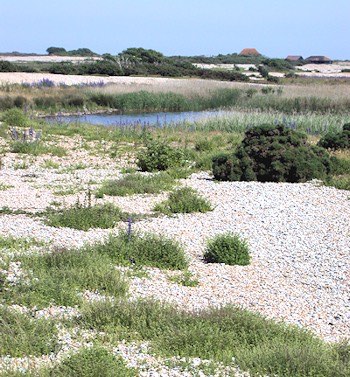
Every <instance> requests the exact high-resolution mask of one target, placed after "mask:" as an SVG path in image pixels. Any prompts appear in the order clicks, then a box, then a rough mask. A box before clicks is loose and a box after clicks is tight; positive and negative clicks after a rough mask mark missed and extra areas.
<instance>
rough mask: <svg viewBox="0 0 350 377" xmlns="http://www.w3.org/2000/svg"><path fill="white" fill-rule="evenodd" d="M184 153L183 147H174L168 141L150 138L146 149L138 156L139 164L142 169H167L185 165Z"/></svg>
mask: <svg viewBox="0 0 350 377" xmlns="http://www.w3.org/2000/svg"><path fill="white" fill-rule="evenodd" d="M184 163H185V157H184V153H183V151H182V150H181V149H178V148H172V147H171V146H170V145H169V144H167V143H166V142H163V141H160V140H150V141H148V142H147V143H146V150H143V151H141V152H140V153H139V154H138V156H137V166H138V167H139V168H140V169H141V170H142V171H157V170H167V169H169V168H172V167H174V166H183V165H184Z"/></svg>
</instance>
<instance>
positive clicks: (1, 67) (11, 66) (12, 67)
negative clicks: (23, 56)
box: [0, 61, 17, 72]
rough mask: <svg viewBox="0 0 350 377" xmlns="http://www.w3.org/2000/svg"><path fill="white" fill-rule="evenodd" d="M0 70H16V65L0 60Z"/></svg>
mask: <svg viewBox="0 0 350 377" xmlns="http://www.w3.org/2000/svg"><path fill="white" fill-rule="evenodd" d="M0 72H17V67H16V65H15V64H13V63H11V62H8V61H0Z"/></svg>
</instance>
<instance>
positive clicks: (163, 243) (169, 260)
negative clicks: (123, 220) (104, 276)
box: [86, 232, 188, 270]
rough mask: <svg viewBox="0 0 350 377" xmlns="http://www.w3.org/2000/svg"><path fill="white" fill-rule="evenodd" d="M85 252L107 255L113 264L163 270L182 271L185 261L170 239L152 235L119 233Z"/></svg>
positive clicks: (179, 248)
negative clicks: (131, 264) (132, 264)
mask: <svg viewBox="0 0 350 377" xmlns="http://www.w3.org/2000/svg"><path fill="white" fill-rule="evenodd" d="M86 250H87V252H88V253H90V252H93V253H97V254H99V255H108V256H109V257H110V258H112V260H113V262H114V263H115V264H119V265H130V263H134V264H135V265H136V266H138V265H143V266H150V267H158V268H164V269H171V270H177V269H183V268H186V267H187V264H188V263H187V260H186V258H185V254H184V251H183V250H182V248H181V247H180V245H179V244H178V243H176V242H174V241H172V240H170V239H167V238H164V237H160V236H155V235H152V234H145V235H139V234H137V233H132V234H130V235H128V234H127V233H124V232H121V233H120V234H119V235H118V236H110V237H109V239H108V240H107V241H106V242H104V243H100V244H95V245H92V246H87V248H86Z"/></svg>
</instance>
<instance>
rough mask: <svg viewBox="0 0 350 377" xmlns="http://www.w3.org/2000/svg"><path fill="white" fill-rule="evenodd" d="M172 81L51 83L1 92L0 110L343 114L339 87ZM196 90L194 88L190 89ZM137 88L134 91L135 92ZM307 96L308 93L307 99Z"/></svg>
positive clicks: (348, 102)
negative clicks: (120, 84)
mask: <svg viewBox="0 0 350 377" xmlns="http://www.w3.org/2000/svg"><path fill="white" fill-rule="evenodd" d="M176 81H177V80H174V81H173V82H170V83H168V84H164V83H163V84H161V85H160V84H157V83H156V81H155V83H153V84H152V85H148V86H147V85H139V86H137V85H136V86H135V87H134V89H133V90H129V89H128V90H121V88H119V87H118V85H110V86H104V85H103V84H101V86H99V85H94V86H92V87H91V86H86V85H85V86H80V87H79V86H76V87H67V86H55V85H54V83H53V82H50V80H43V81H42V82H41V83H38V84H35V85H3V86H2V87H0V111H4V110H6V109H9V108H13V107H16V108H20V109H25V110H26V111H28V112H29V113H30V112H31V111H34V112H38V111H39V112H41V113H57V112H76V111H91V112H94V111H97V110H107V109H108V110H115V111H119V112H121V113H128V112H156V111H200V110H206V109H219V108H223V109H243V110H246V111H261V112H271V111H274V112H278V113H283V114H288V115H293V114H309V113H311V114H319V115H320V114H325V115H326V114H336V115H340V114H348V113H349V108H350V99H349V88H348V85H347V84H346V83H345V84H344V83H343V84H341V85H340V89H339V91H338V93H337V92H336V91H335V89H334V87H332V86H331V85H325V86H324V87H322V86H317V85H310V88H307V87H304V86H300V85H299V86H288V85H285V86H264V85H260V86H259V85H251V84H243V83H240V84H235V86H232V84H231V85H230V86H227V85H225V84H219V83H218V82H214V83H210V84H206V85H204V84H203V83H202V81H203V80H202V81H200V80H198V83H197V81H196V82H194V81H192V80H187V81H186V80H183V79H182V80H178V81H179V82H178V83H177V84H176ZM197 84H198V85H199V87H198V89H194V88H191V85H192V86H196V85H197ZM137 87H138V88H139V89H137ZM306 93H307V94H306Z"/></svg>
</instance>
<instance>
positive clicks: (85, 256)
mask: <svg viewBox="0 0 350 377" xmlns="http://www.w3.org/2000/svg"><path fill="white" fill-rule="evenodd" d="M19 261H20V263H21V268H22V270H23V271H24V274H25V275H27V276H28V279H27V280H20V281H19V282H18V283H17V284H16V285H7V286H5V288H6V289H4V290H2V291H1V290H0V298H1V300H4V301H5V302H6V303H10V304H17V305H25V306H27V307H33V306H34V305H35V306H37V307H38V308H45V307H47V306H49V305H50V304H52V303H54V304H55V305H63V306H75V305H78V304H81V302H82V297H81V294H82V293H83V292H84V291H86V290H90V291H93V292H96V291H98V292H99V293H100V294H102V295H108V296H114V297H123V296H124V295H125V293H126V291H127V284H126V282H125V281H124V279H123V278H122V277H121V275H120V273H119V271H117V270H116V269H115V267H114V266H115V263H114V260H113V258H112V257H111V256H109V255H108V254H107V253H104V254H101V253H97V252H95V250H94V249H93V247H89V248H86V249H72V250H68V249H64V248H56V249H54V250H53V251H52V252H50V253H45V254H43V255H41V254H33V255H26V256H23V257H20V258H19ZM0 330H1V329H0Z"/></svg>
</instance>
